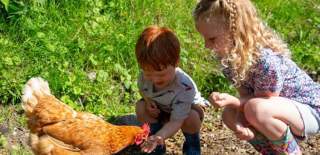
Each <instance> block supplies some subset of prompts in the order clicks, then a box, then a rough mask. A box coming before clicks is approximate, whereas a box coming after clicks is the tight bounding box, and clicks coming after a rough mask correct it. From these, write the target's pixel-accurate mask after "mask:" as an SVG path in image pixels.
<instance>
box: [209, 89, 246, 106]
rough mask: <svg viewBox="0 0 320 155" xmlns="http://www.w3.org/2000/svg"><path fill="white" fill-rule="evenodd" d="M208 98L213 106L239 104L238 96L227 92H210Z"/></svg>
mask: <svg viewBox="0 0 320 155" xmlns="http://www.w3.org/2000/svg"><path fill="white" fill-rule="evenodd" d="M208 100H209V102H210V103H211V104H212V105H213V106H214V107H215V108H222V107H225V106H227V105H234V106H237V105H240V101H239V99H238V98H236V97H234V96H232V95H229V94H227V93H219V92H212V93H211V94H210V96H209V99H208Z"/></svg>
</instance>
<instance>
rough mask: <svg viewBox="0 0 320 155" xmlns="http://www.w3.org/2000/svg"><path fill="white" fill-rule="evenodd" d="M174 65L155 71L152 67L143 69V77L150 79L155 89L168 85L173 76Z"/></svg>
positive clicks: (174, 71)
mask: <svg viewBox="0 0 320 155" xmlns="http://www.w3.org/2000/svg"><path fill="white" fill-rule="evenodd" d="M175 75H176V67H174V66H171V65H170V66H168V67H167V68H165V69H163V70H161V71H157V70H153V69H148V70H143V77H144V79H146V80H150V81H151V82H152V83H153V85H154V87H155V88H156V89H157V90H160V89H163V88H165V87H166V86H168V85H169V84H170V83H171V82H172V81H173V80H174V78H175Z"/></svg>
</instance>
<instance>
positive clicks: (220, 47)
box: [196, 15, 232, 56]
mask: <svg viewBox="0 0 320 155" xmlns="http://www.w3.org/2000/svg"><path fill="white" fill-rule="evenodd" d="M196 28H197V30H198V31H199V32H200V34H201V35H202V36H203V38H204V42H205V47H206V48H208V49H211V50H213V51H214V52H215V53H216V54H217V55H218V56H224V55H225V54H226V53H227V52H228V51H229V50H230V49H231V45H232V41H231V34H230V31H228V27H227V26H226V24H225V21H224V20H223V17H222V16H221V15H220V16H219V15H217V16H214V17H211V18H209V19H208V20H206V19H199V20H198V21H197V22H196Z"/></svg>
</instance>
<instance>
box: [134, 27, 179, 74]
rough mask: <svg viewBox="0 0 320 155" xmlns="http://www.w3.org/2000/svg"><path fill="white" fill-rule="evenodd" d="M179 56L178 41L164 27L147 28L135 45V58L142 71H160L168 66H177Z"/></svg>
mask: <svg viewBox="0 0 320 155" xmlns="http://www.w3.org/2000/svg"><path fill="white" fill-rule="evenodd" d="M179 55H180V43H179V40H178V38H177V37H176V35H175V34H174V33H173V32H172V31H171V30H170V29H169V28H166V27H158V26H149V27H147V28H146V29H144V31H143V32H142V33H141V35H140V37H139V40H138V41H137V44H136V57H137V60H138V63H139V66H140V67H141V68H142V69H153V70H157V71H161V70H163V69H165V68H166V67H167V66H169V65H172V66H177V65H178V62H179Z"/></svg>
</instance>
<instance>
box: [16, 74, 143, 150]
mask: <svg viewBox="0 0 320 155" xmlns="http://www.w3.org/2000/svg"><path fill="white" fill-rule="evenodd" d="M22 101H23V103H22V107H23V109H24V110H25V113H26V116H27V118H28V127H29V129H30V131H31V133H30V144H31V148H32V150H33V151H34V153H35V154H41V155H45V154H50V155H79V154H103V155H109V154H115V153H117V152H119V151H121V150H122V149H124V148H126V147H127V146H129V145H133V144H137V145H139V144H140V143H142V142H143V140H145V139H146V138H147V136H148V134H149V126H148V125H147V124H144V125H143V126H142V127H138V126H117V125H113V124H110V123H108V122H106V121H104V120H103V119H102V118H100V117H98V116H95V115H93V114H90V113H84V112H77V111H75V110H73V109H72V108H70V107H69V106H67V105H66V104H64V103H62V102H61V101H59V100H58V99H57V98H55V96H53V95H52V94H51V93H50V89H49V86H48V83H47V82H46V81H45V80H43V79H42V78H31V79H30V80H29V81H28V82H27V84H26V85H25V87H24V90H23V96H22Z"/></svg>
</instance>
